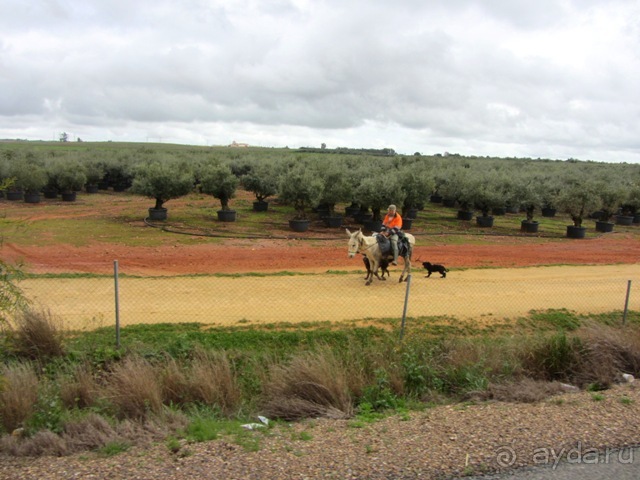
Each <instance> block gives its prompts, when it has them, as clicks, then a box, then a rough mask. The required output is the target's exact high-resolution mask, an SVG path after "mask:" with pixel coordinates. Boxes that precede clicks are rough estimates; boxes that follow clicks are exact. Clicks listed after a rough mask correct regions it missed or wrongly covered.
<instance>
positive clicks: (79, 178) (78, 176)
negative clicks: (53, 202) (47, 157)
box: [49, 158, 87, 193]
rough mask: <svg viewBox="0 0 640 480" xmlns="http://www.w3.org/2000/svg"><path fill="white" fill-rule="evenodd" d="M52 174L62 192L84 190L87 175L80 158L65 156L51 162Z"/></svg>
mask: <svg viewBox="0 0 640 480" xmlns="http://www.w3.org/2000/svg"><path fill="white" fill-rule="evenodd" d="M49 168H50V176H51V178H52V180H53V182H54V183H55V185H56V186H57V187H58V189H59V190H60V191H61V192H62V193H74V192H77V191H80V190H82V187H83V186H84V184H85V182H86V181H87V175H86V173H85V169H84V165H83V164H82V163H80V162H79V161H78V160H73V159H69V158H63V159H60V160H58V161H56V162H53V163H51V165H50V166H49Z"/></svg>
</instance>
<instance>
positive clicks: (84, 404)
mask: <svg viewBox="0 0 640 480" xmlns="http://www.w3.org/2000/svg"><path fill="white" fill-rule="evenodd" d="M58 384H59V385H60V400H61V401H62V404H63V405H64V407H65V408H67V409H72V408H88V407H92V406H94V405H95V404H96V402H97V400H98V396H99V386H98V384H97V382H96V380H95V378H94V376H93V374H92V373H91V367H90V366H89V365H78V366H75V367H74V370H73V371H72V372H71V376H62V375H61V376H60V378H59V379H58Z"/></svg>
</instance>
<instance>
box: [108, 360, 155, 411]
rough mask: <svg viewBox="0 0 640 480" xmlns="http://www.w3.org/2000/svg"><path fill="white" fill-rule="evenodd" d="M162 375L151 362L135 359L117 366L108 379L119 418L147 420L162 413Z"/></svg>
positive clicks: (111, 396)
mask: <svg viewBox="0 0 640 480" xmlns="http://www.w3.org/2000/svg"><path fill="white" fill-rule="evenodd" d="M158 377H159V375H158V372H157V369H156V368H155V367H153V366H152V365H151V364H150V363H149V362H148V361H147V360H145V359H143V358H141V357H137V356H132V357H127V358H125V359H124V360H123V361H122V362H120V363H117V364H115V365H114V367H113V369H112V371H111V374H110V375H109V376H108V377H107V379H106V382H107V385H106V396H107V398H108V399H109V400H110V401H111V403H112V405H113V406H114V407H115V409H116V415H117V416H118V417H119V418H134V419H142V418H145V417H146V416H147V415H148V414H149V413H158V412H160V411H161V410H162V387H161V385H160V382H159V381H158Z"/></svg>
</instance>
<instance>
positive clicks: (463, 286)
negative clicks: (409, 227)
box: [0, 197, 640, 328]
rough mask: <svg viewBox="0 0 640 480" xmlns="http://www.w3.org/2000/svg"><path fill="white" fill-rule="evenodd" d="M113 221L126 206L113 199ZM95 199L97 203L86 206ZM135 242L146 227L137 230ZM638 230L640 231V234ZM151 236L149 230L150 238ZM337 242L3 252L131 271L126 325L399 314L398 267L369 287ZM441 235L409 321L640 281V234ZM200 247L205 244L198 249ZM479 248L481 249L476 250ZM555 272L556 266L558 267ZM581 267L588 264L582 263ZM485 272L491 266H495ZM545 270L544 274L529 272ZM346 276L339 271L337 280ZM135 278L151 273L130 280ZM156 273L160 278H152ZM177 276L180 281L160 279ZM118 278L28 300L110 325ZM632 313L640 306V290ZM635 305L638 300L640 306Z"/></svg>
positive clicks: (57, 211)
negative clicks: (435, 270)
mask: <svg viewBox="0 0 640 480" xmlns="http://www.w3.org/2000/svg"><path fill="white" fill-rule="evenodd" d="M109 200H110V202H111V203H110V205H111V207H110V208H111V209H112V210H109V211H108V214H109V215H116V214H117V212H118V209H119V208H122V207H121V206H120V205H119V204H118V201H123V202H124V201H125V200H126V201H132V200H131V198H130V197H126V198H124V199H121V198H120V197H113V198H109ZM87 202H89V200H87ZM44 207H45V206H36V207H32V208H30V207H27V206H23V205H9V207H8V213H9V215H10V216H11V215H19V216H20V218H23V217H25V218H28V221H30V222H37V221H41V220H47V219H56V218H58V217H59V216H60V215H65V216H67V217H72V218H75V219H77V220H78V221H82V219H83V218H84V217H85V216H87V215H92V214H95V209H94V208H92V206H91V205H88V204H87V205H83V204H79V205H76V206H74V208H73V209H62V208H53V207H48V206H46V207H47V208H44ZM130 226H131V228H132V229H134V230H135V231H136V234H137V235H140V234H141V233H140V232H144V230H145V229H146V228H151V227H146V226H145V225H144V224H143V222H141V221H139V222H133V223H131V225H130ZM638 228H640V227H638ZM142 234H143V233H142ZM342 234H344V231H343V230H337V231H336V232H335V238H336V239H335V240H327V239H326V236H327V235H326V233H324V234H323V238H316V239H314V240H312V241H309V240H291V239H290V240H276V239H261V240H248V239H226V240H223V241H217V242H212V241H210V239H202V243H201V244H199V243H194V244H190V245H185V244H180V243H178V240H177V239H178V238H179V237H180V236H175V235H172V234H167V236H166V238H165V240H164V244H163V245H159V246H154V247H142V246H136V247H131V246H123V245H120V244H114V243H104V242H101V241H100V240H99V239H96V240H95V241H93V242H91V243H90V244H89V245H85V246H80V247H76V246H71V245H59V244H52V245H44V246H25V245H23V244H20V245H18V244H16V243H13V242H12V241H11V237H10V235H9V236H5V238H4V242H3V245H2V249H1V250H0V253H1V254H2V258H3V259H4V260H6V261H11V262H16V261H22V262H24V265H25V267H24V268H25V270H26V271H28V272H34V273H40V274H42V273H62V272H64V273H69V272H71V273H99V274H106V275H111V274H113V270H114V260H117V261H118V268H119V272H120V273H121V274H124V275H125V276H123V277H121V279H120V298H119V300H120V312H121V320H122V322H123V324H127V323H140V322H178V321H181V322H182V321H199V322H203V323H214V324H235V323H237V322H240V321H241V322H245V323H246V322H280V321H290V322H301V321H316V320H333V321H339V320H351V319H363V318H368V317H369V318H370V317H376V318H379V317H385V316H389V317H395V318H397V317H399V316H401V314H402V310H403V305H404V297H405V284H403V285H399V284H398V283H397V278H398V275H399V271H400V269H399V267H398V268H396V269H393V270H392V273H393V277H392V279H391V280H390V281H388V282H377V281H376V282H374V284H373V285H371V286H369V287H365V286H364V285H363V281H362V275H361V274H359V273H357V272H358V271H362V269H363V265H362V261H361V259H360V258H353V259H349V258H348V257H347V236H346V234H344V238H341V237H342ZM438 238H440V237H438V236H434V237H431V238H430V239H429V241H428V242H424V243H428V246H425V245H419V246H417V247H416V249H415V253H414V261H413V266H414V275H413V277H412V285H411V291H410V302H409V308H408V311H407V314H408V315H409V316H418V315H452V316H457V317H460V318H464V317H473V318H475V319H477V320H478V321H482V322H490V321H496V320H498V319H501V318H502V317H503V316H509V317H512V316H514V315H519V314H524V313H526V312H528V311H529V310H532V309H541V308H563V307H564V308H568V309H572V310H576V311H581V312H599V311H608V310H622V308H623V306H624V296H625V292H626V286H627V281H628V280H632V281H634V280H636V281H634V287H635V288H637V286H638V285H640V278H638V276H639V274H640V241H638V239H637V236H636V235H635V234H632V233H628V232H627V233H624V232H622V233H618V232H614V233H610V234H606V235H601V236H599V237H593V238H589V239H585V240H577V241H575V240H568V239H532V238H530V237H520V236H506V237H499V236H492V237H487V238H478V237H477V236H475V237H473V238H472V239H471V241H474V242H475V243H477V244H472V245H460V244H451V243H448V240H447V237H445V236H443V237H441V238H442V241H441V242H440V241H438V240H437V239H438ZM198 241H199V240H198V239H197V240H196V242H198ZM478 243H479V244H478ZM426 260H429V261H431V262H433V263H441V264H444V265H446V266H447V267H448V268H449V269H450V270H451V273H450V274H449V277H448V278H446V279H442V280H441V279H440V278H430V279H425V278H424V271H423V270H422V268H421V265H420V262H422V261H426ZM550 266H553V267H550ZM578 266H579V267H578ZM483 267H493V268H490V269H487V268H483ZM519 267H537V268H525V269H523V268H519ZM283 271H287V272H295V273H298V274H302V273H304V274H306V275H294V276H285V275H269V276H263V277H257V276H245V277H239V278H235V277H234V278H230V277H212V276H207V277H177V278H176V277H175V276H177V275H195V274H238V273H248V272H253V273H263V274H268V273H274V272H283ZM338 272H340V273H338ZM131 275H140V276H144V277H147V278H145V279H134V278H130V277H129V276H131ZM152 276H158V277H161V278H155V279H150V278H148V277H152ZM166 276H171V277H174V278H170V279H167V278H162V277H166ZM113 284H114V282H113V279H108V278H106V279H93V278H91V279H37V280H29V281H28V282H25V288H26V290H27V293H28V294H29V295H30V296H31V297H32V298H34V299H36V300H38V301H40V302H41V303H42V304H43V305H45V306H46V307H47V308H51V309H52V311H54V312H59V313H60V314H61V315H62V316H63V317H64V318H65V319H66V320H68V323H70V326H71V327H73V328H76V327H78V326H81V325H82V326H84V325H85V324H86V323H87V319H96V321H97V322H107V323H108V324H111V323H112V321H113V317H114V285H113ZM631 300H632V303H631V305H630V308H632V309H640V306H639V305H638V301H640V295H634V294H633V292H632V296H631ZM634 302H635V303H634Z"/></svg>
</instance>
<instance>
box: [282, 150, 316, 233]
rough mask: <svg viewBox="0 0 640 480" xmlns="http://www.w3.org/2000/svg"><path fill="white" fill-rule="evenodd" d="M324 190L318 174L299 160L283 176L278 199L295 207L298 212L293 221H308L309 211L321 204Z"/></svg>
mask: <svg viewBox="0 0 640 480" xmlns="http://www.w3.org/2000/svg"><path fill="white" fill-rule="evenodd" d="M323 189H324V183H323V182H322V180H321V179H320V178H318V175H317V174H316V172H315V171H314V170H313V169H311V168H309V166H308V165H307V164H306V163H305V162H303V161H300V160H299V161H298V163H296V164H295V165H294V166H293V167H291V168H290V169H288V170H287V171H285V172H284V173H283V174H282V175H281V177H280V181H279V182H278V197H279V198H280V200H282V201H283V202H285V203H288V204H290V205H293V208H294V210H295V212H296V213H295V216H294V218H293V220H306V218H307V209H308V208H310V207H311V206H312V205H317V204H318V202H320V198H321V197H322V191H323Z"/></svg>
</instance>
